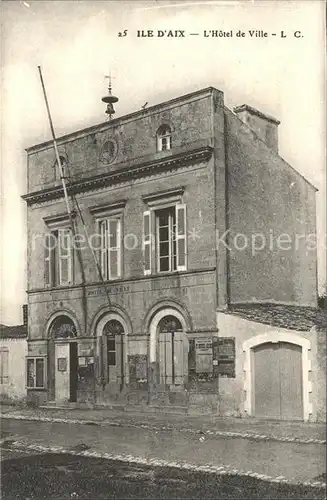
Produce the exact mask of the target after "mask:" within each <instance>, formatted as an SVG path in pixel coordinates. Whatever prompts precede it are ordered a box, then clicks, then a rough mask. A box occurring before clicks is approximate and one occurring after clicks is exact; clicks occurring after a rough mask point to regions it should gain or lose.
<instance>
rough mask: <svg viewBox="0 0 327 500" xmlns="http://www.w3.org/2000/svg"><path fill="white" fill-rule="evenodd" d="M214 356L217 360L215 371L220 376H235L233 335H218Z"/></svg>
mask: <svg viewBox="0 0 327 500" xmlns="http://www.w3.org/2000/svg"><path fill="white" fill-rule="evenodd" d="M214 358H215V359H216V360H217V361H218V364H217V365H216V366H215V372H216V373H217V374H218V375H219V376H220V377H226V378H235V337H220V338H218V339H217V347H216V352H215V356H214Z"/></svg>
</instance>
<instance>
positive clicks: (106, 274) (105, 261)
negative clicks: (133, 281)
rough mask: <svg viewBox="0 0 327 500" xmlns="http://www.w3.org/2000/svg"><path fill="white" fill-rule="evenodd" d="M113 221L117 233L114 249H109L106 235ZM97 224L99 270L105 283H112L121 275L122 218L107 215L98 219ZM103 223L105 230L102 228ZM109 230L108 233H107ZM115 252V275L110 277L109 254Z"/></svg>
mask: <svg viewBox="0 0 327 500" xmlns="http://www.w3.org/2000/svg"><path fill="white" fill-rule="evenodd" d="M111 221H114V222H116V223H117V233H116V243H117V246H116V247H110V246H109V245H110V241H109V245H108V240H110V238H108V235H109V236H110V231H111V229H110V222H111ZM96 222H97V232H98V234H99V236H100V248H99V264H100V269H101V274H102V277H103V279H104V280H105V281H113V280H117V279H121V278H122V275H123V249H122V247H123V245H122V235H123V218H122V215H121V214H114V215H107V216H104V217H99V218H97V220H96ZM104 223H105V230H104V231H103V230H102V227H103V225H104ZM108 230H109V233H108ZM103 240H104V241H105V248H103V246H102V242H103ZM115 251H116V252H117V275H116V276H113V275H112V270H111V259H110V254H111V252H115Z"/></svg>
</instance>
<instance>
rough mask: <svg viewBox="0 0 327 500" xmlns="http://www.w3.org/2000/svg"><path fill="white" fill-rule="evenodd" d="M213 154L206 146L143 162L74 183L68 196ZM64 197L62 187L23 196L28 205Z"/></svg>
mask: <svg viewBox="0 0 327 500" xmlns="http://www.w3.org/2000/svg"><path fill="white" fill-rule="evenodd" d="M212 152H213V148H212V147H211V146H204V147H201V148H197V149H194V150H191V151H187V152H183V153H179V154H176V155H174V156H170V157H167V158H162V159H159V160H154V161H148V162H142V163H139V164H137V165H134V166H133V167H130V168H128V167H127V168H124V169H122V170H118V171H114V172H109V173H106V174H100V175H96V176H93V177H89V178H86V179H81V180H77V181H73V182H72V183H70V184H69V186H67V190H68V194H78V193H84V192H87V191H92V190H94V189H102V188H104V187H106V186H108V185H112V184H118V183H122V182H128V181H130V180H131V179H135V178H140V177H144V176H147V175H149V174H152V175H153V174H156V173H162V172H167V171H173V170H177V169H178V168H180V167H184V166H187V165H191V164H193V163H196V162H198V161H205V160H208V159H209V158H210V157H211V155H212ZM154 170H155V172H154ZM63 196H64V192H63V188H62V187H61V186H56V187H52V188H48V189H42V190H40V191H35V192H32V193H28V194H25V195H23V196H22V199H23V200H25V201H26V203H27V205H33V204H35V203H40V202H47V201H50V200H54V199H58V198H62V197H63Z"/></svg>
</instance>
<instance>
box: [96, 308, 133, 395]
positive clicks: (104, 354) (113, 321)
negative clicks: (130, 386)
mask: <svg viewBox="0 0 327 500" xmlns="http://www.w3.org/2000/svg"><path fill="white" fill-rule="evenodd" d="M126 332H127V325H126V323H125V321H124V319H123V318H121V317H120V315H119V314H116V313H108V314H105V315H104V316H102V317H101V318H100V320H99V321H98V322H97V325H96V337H97V379H98V383H99V384H101V385H102V388H103V389H104V390H106V391H107V392H108V391H109V392H110V393H118V392H120V391H121V389H122V387H123V385H124V384H125V383H127V381H128V373H127V343H126Z"/></svg>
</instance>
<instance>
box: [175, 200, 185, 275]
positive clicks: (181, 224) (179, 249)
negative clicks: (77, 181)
mask: <svg viewBox="0 0 327 500" xmlns="http://www.w3.org/2000/svg"><path fill="white" fill-rule="evenodd" d="M186 239H187V238H186V205H184V204H177V205H176V255H177V271H186V266H187V262H186V257H187V255H186V252H187V249H186V243H187V242H186Z"/></svg>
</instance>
